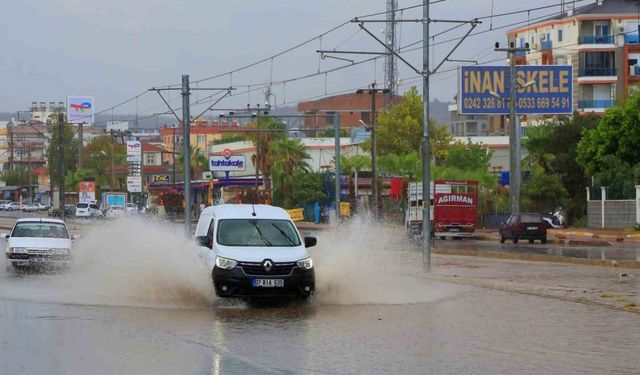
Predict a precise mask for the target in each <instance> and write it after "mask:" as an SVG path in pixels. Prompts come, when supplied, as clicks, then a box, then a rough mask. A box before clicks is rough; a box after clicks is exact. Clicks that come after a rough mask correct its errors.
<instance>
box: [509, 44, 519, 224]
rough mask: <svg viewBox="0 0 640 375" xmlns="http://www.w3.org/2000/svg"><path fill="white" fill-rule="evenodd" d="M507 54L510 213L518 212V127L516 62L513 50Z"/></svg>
mask: <svg viewBox="0 0 640 375" xmlns="http://www.w3.org/2000/svg"><path fill="white" fill-rule="evenodd" d="M508 56H509V77H510V78H509V79H510V81H511V84H510V87H509V155H510V157H511V160H510V163H509V164H510V166H509V167H510V168H509V174H510V176H509V196H510V197H509V198H510V200H511V213H512V214H516V213H519V212H520V127H519V119H518V115H517V114H516V63H515V51H513V50H510V51H508Z"/></svg>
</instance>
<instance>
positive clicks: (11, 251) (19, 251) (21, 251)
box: [9, 247, 27, 254]
mask: <svg viewBox="0 0 640 375" xmlns="http://www.w3.org/2000/svg"><path fill="white" fill-rule="evenodd" d="M26 253H27V248H26V247H10V248H9V254H26Z"/></svg>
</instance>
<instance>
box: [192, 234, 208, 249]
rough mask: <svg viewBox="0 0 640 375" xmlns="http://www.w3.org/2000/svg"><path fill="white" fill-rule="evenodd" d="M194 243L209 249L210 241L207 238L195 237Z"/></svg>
mask: <svg viewBox="0 0 640 375" xmlns="http://www.w3.org/2000/svg"><path fill="white" fill-rule="evenodd" d="M196 242H197V243H198V245H200V246H204V247H208V248H211V239H210V238H209V236H198V237H196Z"/></svg>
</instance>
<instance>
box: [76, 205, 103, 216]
mask: <svg viewBox="0 0 640 375" xmlns="http://www.w3.org/2000/svg"><path fill="white" fill-rule="evenodd" d="M75 214H76V217H84V218H94V217H101V216H102V211H101V210H100V207H98V205H97V204H95V203H78V204H77V205H76V213H75Z"/></svg>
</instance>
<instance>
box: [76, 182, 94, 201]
mask: <svg viewBox="0 0 640 375" xmlns="http://www.w3.org/2000/svg"><path fill="white" fill-rule="evenodd" d="M78 194H79V195H80V197H79V200H80V203H89V202H91V201H94V202H95V200H96V182H95V181H80V182H79V183H78Z"/></svg>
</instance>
